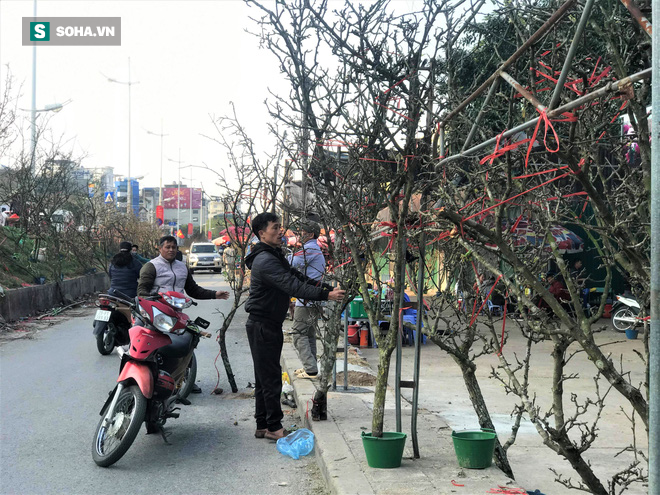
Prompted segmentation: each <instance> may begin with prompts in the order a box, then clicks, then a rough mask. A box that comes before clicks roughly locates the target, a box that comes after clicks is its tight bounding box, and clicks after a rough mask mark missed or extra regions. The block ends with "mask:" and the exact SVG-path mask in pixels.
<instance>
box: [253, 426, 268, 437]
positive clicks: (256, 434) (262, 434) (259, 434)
mask: <svg viewBox="0 0 660 495" xmlns="http://www.w3.org/2000/svg"><path fill="white" fill-rule="evenodd" d="M267 431H268V429H267V428H264V429H263V430H259V429H256V430H255V431H254V438H264V437H265V436H266V432H267Z"/></svg>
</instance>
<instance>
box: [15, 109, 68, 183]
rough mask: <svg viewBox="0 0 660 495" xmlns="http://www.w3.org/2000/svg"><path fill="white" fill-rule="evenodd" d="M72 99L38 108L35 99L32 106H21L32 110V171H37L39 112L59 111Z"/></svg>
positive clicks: (28, 110) (25, 110) (26, 110)
mask: <svg viewBox="0 0 660 495" xmlns="http://www.w3.org/2000/svg"><path fill="white" fill-rule="evenodd" d="M70 102H71V100H67V101H65V102H64V103H51V104H49V105H46V106H45V107H43V108H36V107H35V105H34V101H33V102H32V108H30V109H27V108H21V110H23V111H24V112H30V113H31V117H30V126H31V134H32V137H31V143H30V171H31V172H32V173H34V172H35V163H34V162H35V156H36V153H37V114H38V113H41V112H53V113H57V112H59V111H60V110H62V109H63V108H64V105H66V104H68V103H70Z"/></svg>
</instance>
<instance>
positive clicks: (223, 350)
mask: <svg viewBox="0 0 660 495" xmlns="http://www.w3.org/2000/svg"><path fill="white" fill-rule="evenodd" d="M226 334H227V325H226V324H224V325H222V327H221V328H220V330H219V331H218V344H220V356H222V363H223V364H224V365H225V372H226V373H227V381H228V382H229V386H230V387H231V391H232V392H233V393H236V392H238V387H237V386H236V380H235V379H234V372H233V371H232V369H231V363H230V362H229V355H228V354H227V342H226V340H225V335H226Z"/></svg>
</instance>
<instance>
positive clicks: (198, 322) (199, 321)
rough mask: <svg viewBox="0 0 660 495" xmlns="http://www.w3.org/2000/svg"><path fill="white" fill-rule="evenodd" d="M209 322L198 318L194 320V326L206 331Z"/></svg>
mask: <svg viewBox="0 0 660 495" xmlns="http://www.w3.org/2000/svg"><path fill="white" fill-rule="evenodd" d="M210 324H211V322H209V321H206V320H205V319H204V318H200V317H199V316H198V317H197V318H196V319H195V325H197V326H198V327H202V328H203V329H204V330H206V329H207V328H208V327H209V325H210Z"/></svg>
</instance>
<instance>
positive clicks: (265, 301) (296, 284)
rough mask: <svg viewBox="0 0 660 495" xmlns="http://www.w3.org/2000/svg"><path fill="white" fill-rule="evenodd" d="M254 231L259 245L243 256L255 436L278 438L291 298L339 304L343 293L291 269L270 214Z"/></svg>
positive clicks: (258, 221) (262, 215)
mask: <svg viewBox="0 0 660 495" xmlns="http://www.w3.org/2000/svg"><path fill="white" fill-rule="evenodd" d="M252 232H253V233H254V234H255V235H256V236H257V237H258V239H259V242H258V243H257V244H255V245H254V247H253V248H252V250H251V252H250V254H249V255H248V256H247V257H246V258H245V264H246V265H247V267H248V268H249V269H250V270H251V273H250V296H249V297H248V300H247V302H246V303H245V310H246V311H247V312H248V313H249V315H250V316H249V317H248V321H247V324H246V329H247V335H248V341H249V343H250V351H251V353H252V362H253V364H254V376H255V387H254V398H255V414H254V417H255V419H256V420H257V429H256V431H255V433H254V436H255V437H257V438H268V439H271V440H278V439H280V438H282V437H284V436H286V435H288V434H289V431H288V430H285V429H284V428H283V427H282V418H283V417H284V415H283V414H282V406H281V405H280V395H281V393H282V368H281V367H280V354H281V353H282V344H283V342H284V336H283V334H282V323H283V322H284V320H285V318H286V315H287V312H288V310H289V299H290V298H291V296H293V297H298V298H302V299H310V300H314V301H326V300H330V301H340V300H341V299H342V298H343V297H344V293H345V291H343V290H341V289H338V288H335V289H333V288H332V287H331V286H329V285H327V284H322V285H318V281H316V280H313V279H311V278H309V277H307V276H306V275H304V274H302V273H300V272H299V271H298V270H296V269H294V268H291V265H289V262H288V261H287V260H286V258H285V257H284V253H282V251H281V250H280V246H281V245H282V236H283V234H284V232H283V229H282V225H281V223H280V219H279V217H278V216H277V215H275V214H274V213H260V214H259V215H257V216H256V217H254V219H253V220H252Z"/></svg>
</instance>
